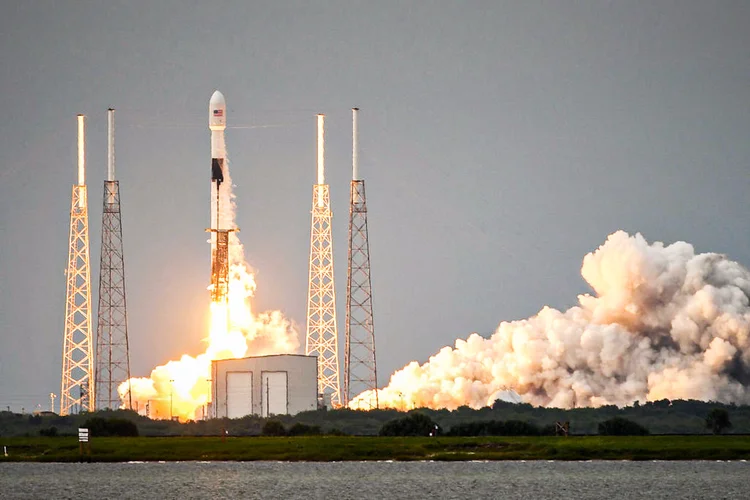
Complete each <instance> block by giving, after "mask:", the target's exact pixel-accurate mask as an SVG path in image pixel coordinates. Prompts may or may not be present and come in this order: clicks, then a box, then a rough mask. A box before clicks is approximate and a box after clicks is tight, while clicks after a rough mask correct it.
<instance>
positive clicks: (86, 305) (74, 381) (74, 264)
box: [60, 115, 95, 415]
mask: <svg viewBox="0 0 750 500" xmlns="http://www.w3.org/2000/svg"><path fill="white" fill-rule="evenodd" d="M85 158H86V152H85V147H84V116H83V115H78V184H76V185H74V186H73V195H72V202H71V207H70V238H69V247H68V268H67V270H66V278H67V289H66V299H65V335H64V338H63V359H62V384H61V388H60V415H69V414H71V413H74V412H75V411H76V410H78V411H91V410H93V409H94V407H95V395H94V391H93V390H92V389H93V387H92V383H93V381H94V373H93V371H94V366H93V359H92V356H91V277H90V275H89V216H88V202H87V199H86V159H85Z"/></svg>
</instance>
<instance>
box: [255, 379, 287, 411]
mask: <svg viewBox="0 0 750 500" xmlns="http://www.w3.org/2000/svg"><path fill="white" fill-rule="evenodd" d="M260 400H261V401H262V403H263V404H262V406H263V410H262V416H263V417H270V416H271V415H286V414H287V413H289V410H288V408H287V377H286V372H263V376H262V377H261V398H260Z"/></svg>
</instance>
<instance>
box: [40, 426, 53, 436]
mask: <svg viewBox="0 0 750 500" xmlns="http://www.w3.org/2000/svg"><path fill="white" fill-rule="evenodd" d="M39 435H40V436H43V437H51V438H53V437H57V427H54V426H52V427H50V428H49V429H39Z"/></svg>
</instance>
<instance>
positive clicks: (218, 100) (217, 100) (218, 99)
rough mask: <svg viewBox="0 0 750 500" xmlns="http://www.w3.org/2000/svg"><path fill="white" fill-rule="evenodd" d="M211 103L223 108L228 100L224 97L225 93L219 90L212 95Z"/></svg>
mask: <svg viewBox="0 0 750 500" xmlns="http://www.w3.org/2000/svg"><path fill="white" fill-rule="evenodd" d="M209 104H210V105H211V106H214V107H217V108H219V107H221V108H223V107H225V106H226V105H227V101H226V99H224V94H222V93H221V92H219V91H218V90H217V91H216V92H214V93H213V95H212V96H211V101H210V102H209Z"/></svg>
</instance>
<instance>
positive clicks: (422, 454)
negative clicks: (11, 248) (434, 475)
mask: <svg viewBox="0 0 750 500" xmlns="http://www.w3.org/2000/svg"><path fill="white" fill-rule="evenodd" d="M568 424H569V426H568ZM80 427H86V428H89V429H90V433H91V450H92V453H91V457H90V460H91V461H96V462H99V461H101V462H122V461H193V460H230V461H251V460H272V461H273V460H283V461H346V460H357V461H358V460H739V459H749V458H750V406H748V405H742V406H737V405H733V404H730V405H724V404H720V403H713V402H708V403H707V402H701V401H680V400H677V401H668V400H662V401H655V402H649V403H646V404H643V405H638V404H634V405H633V406H631V407H626V408H617V407H615V406H605V407H600V408H577V409H572V410H562V409H557V408H539V407H533V406H531V405H528V404H512V403H504V402H502V401H496V402H495V404H493V405H492V406H490V407H486V408H480V409H476V410H474V409H471V408H468V407H460V408H457V409H455V410H452V411H451V410H430V409H426V408H421V409H415V410H412V411H409V412H399V411H397V410H390V409H388V410H371V411H354V410H348V409H338V410H328V411H326V410H318V411H309V412H303V413H300V414H297V415H294V416H289V415H279V416H275V417H272V418H269V419H264V418H261V417H258V416H246V417H243V418H239V419H210V420H203V421H189V422H182V423H181V422H177V421H170V420H151V419H149V418H147V417H144V416H141V415H138V414H137V413H136V412H132V411H125V410H117V411H109V410H107V411H98V412H91V413H81V414H75V415H68V416H60V415H56V414H54V413H47V412H41V413H37V414H33V415H28V414H18V413H12V412H9V411H4V412H0V463H2V462H8V461H40V462H48V461H49V462H69V461H79V460H81V458H82V457H81V456H80V452H79V443H78V441H77V435H78V428H80ZM566 430H569V434H570V435H569V436H562V435H558V436H556V435H555V434H564V433H565V431H566ZM595 434H598V435H595ZM428 436H434V437H428ZM2 447H5V449H7V456H5V453H4V450H3V449H2ZM83 458H84V459H85V460H89V457H88V455H86V456H84V457H83Z"/></svg>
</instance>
